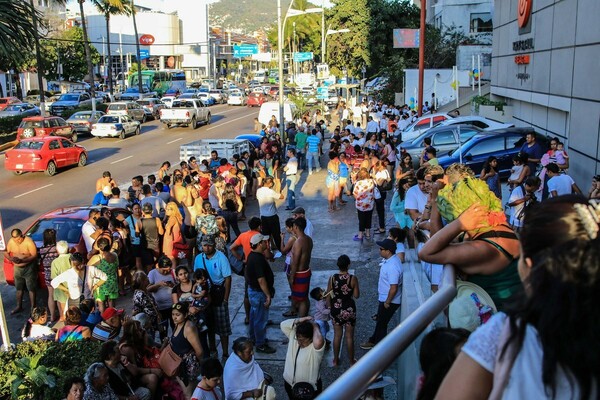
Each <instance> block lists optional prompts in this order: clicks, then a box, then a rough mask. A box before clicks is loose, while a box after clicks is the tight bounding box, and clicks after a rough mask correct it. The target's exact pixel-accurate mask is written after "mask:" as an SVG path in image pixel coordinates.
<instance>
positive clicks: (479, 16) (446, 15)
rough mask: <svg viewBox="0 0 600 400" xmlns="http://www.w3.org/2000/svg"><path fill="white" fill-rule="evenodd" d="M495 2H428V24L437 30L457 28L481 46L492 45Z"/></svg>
mask: <svg viewBox="0 0 600 400" xmlns="http://www.w3.org/2000/svg"><path fill="white" fill-rule="evenodd" d="M493 12H494V2H493V0H428V1H427V22H428V23H429V24H432V25H434V26H435V27H437V28H440V29H442V28H447V27H451V26H455V27H456V28H458V29H459V30H460V31H461V32H462V33H464V34H465V35H467V36H469V37H470V38H472V39H474V40H476V41H477V42H479V43H481V44H486V43H491V34H492V15H493Z"/></svg>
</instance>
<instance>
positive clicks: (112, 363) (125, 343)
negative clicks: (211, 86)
mask: <svg viewBox="0 0 600 400" xmlns="http://www.w3.org/2000/svg"><path fill="white" fill-rule="evenodd" d="M344 109H347V108H344ZM366 110H367V111H365V112H363V111H362V108H361V111H360V114H359V115H360V117H361V120H360V121H359V120H358V119H357V113H358V111H359V110H358V108H357V109H356V110H355V111H356V112H355V113H351V114H350V115H345V114H344V112H343V109H342V110H341V114H340V115H339V116H338V117H339V120H340V121H344V123H343V124H340V125H338V126H336V127H334V128H333V129H331V131H329V130H328V128H327V126H326V124H325V122H324V120H323V119H320V115H318V114H316V113H315V114H312V115H311V114H308V115H305V116H304V117H303V118H302V119H300V120H298V121H295V122H290V123H289V124H288V125H287V126H286V131H285V132H279V131H278V123H277V120H276V119H275V117H273V119H272V121H271V122H270V123H269V126H257V127H256V129H257V131H258V132H260V134H261V135H262V136H263V139H262V143H261V144H260V146H258V147H256V148H255V149H254V150H253V151H252V152H246V153H243V154H239V155H234V156H233V158H232V159H231V160H229V159H226V158H220V157H219V155H218V153H217V152H216V151H213V152H212V153H211V157H210V158H209V159H203V160H197V159H196V158H195V157H191V158H190V159H189V160H188V161H187V162H186V161H182V162H181V163H180V164H179V165H178V168H176V169H174V170H173V171H171V164H170V162H168V161H165V162H164V163H163V164H162V165H161V167H160V169H159V170H158V171H157V172H156V174H152V175H149V176H147V177H146V178H144V177H143V176H141V175H138V176H135V177H133V178H132V180H131V185H130V186H129V188H128V190H127V193H126V194H123V196H122V195H121V190H120V188H119V187H118V185H117V183H116V181H115V180H114V179H113V178H112V176H111V174H110V172H109V171H106V172H104V173H103V175H102V177H100V178H99V179H98V180H97V182H96V185H95V195H94V196H93V199H92V201H91V204H92V205H96V206H98V207H96V208H92V209H90V211H89V215H88V220H87V221H86V223H85V224H84V225H83V227H82V237H83V240H84V243H85V247H86V248H85V253H84V252H80V251H76V249H71V248H69V245H68V243H67V242H66V241H57V238H56V232H55V231H54V230H53V229H47V230H46V231H44V233H43V238H44V243H43V246H42V247H41V248H40V249H37V248H36V246H35V243H33V241H32V240H31V238H29V237H27V236H26V235H24V234H23V232H22V231H21V230H19V229H14V230H13V231H12V232H11V239H10V240H9V242H8V245H7V252H6V256H7V257H8V259H9V260H10V261H12V262H13V263H14V265H15V286H16V289H17V308H16V309H15V310H13V313H19V312H21V311H22V308H23V307H22V304H23V303H22V301H23V294H24V293H23V292H24V291H25V290H27V291H28V292H29V296H30V302H31V304H32V307H33V308H32V311H31V317H30V318H29V320H28V321H27V323H26V326H25V327H24V329H23V332H22V336H23V340H41V339H46V340H55V341H57V342H69V341H78V340H96V341H101V342H102V349H101V353H100V357H99V359H98V362H97V363H94V364H92V365H90V367H89V369H88V371H87V372H86V374H85V377H84V379H75V380H71V381H69V382H68V387H66V388H65V391H66V393H67V398H71V399H81V398H84V399H86V400H87V399H90V400H96V399H110V400H112V399H117V398H118V399H129V400H135V399H156V398H173V399H189V398H192V399H210V400H212V399H221V398H225V399H228V400H229V399H234V400H237V399H244V398H266V399H273V398H275V396H276V395H275V393H274V389H273V386H272V383H273V380H274V379H277V377H271V376H269V375H268V374H266V373H265V372H264V371H263V370H262V368H261V366H260V365H259V364H258V363H257V361H256V360H255V359H254V352H255V351H256V352H259V353H264V354H272V353H275V352H276V351H277V350H276V348H275V347H274V346H273V344H272V343H269V341H268V338H267V336H266V332H267V326H268V325H269V323H270V319H269V315H270V314H269V309H270V307H271V305H272V302H273V298H274V296H275V279H276V275H275V273H274V271H273V269H272V266H271V265H272V263H273V261H274V260H275V259H278V258H280V257H285V276H286V278H287V280H288V282H287V286H288V287H289V292H288V294H289V299H290V303H289V310H287V311H286V312H285V313H284V314H283V315H284V317H286V318H289V319H286V320H284V321H283V322H282V323H281V325H280V327H281V330H282V332H283V334H284V335H285V336H286V337H287V339H286V341H287V352H286V357H285V368H284V372H283V376H282V377H280V379H283V383H284V387H285V391H286V393H287V395H288V397H289V398H290V399H304V398H311V397H312V398H314V397H316V395H318V394H319V393H320V392H321V390H322V389H323V384H322V380H321V376H320V368H321V364H322V359H323V357H324V354H325V352H326V351H328V350H329V349H330V344H331V342H330V341H329V340H328V339H327V334H328V332H329V330H330V323H331V324H332V325H333V342H332V345H333V346H331V347H332V352H333V361H332V366H333V367H339V366H340V365H341V359H342V358H343V357H342V352H341V347H342V337H343V338H344V340H345V352H346V355H347V361H348V363H349V365H353V364H354V363H355V362H356V356H355V344H354V336H355V334H354V331H355V326H356V323H357V320H358V318H357V307H356V302H355V300H356V299H358V298H359V296H360V293H361V291H360V289H359V279H358V277H357V276H356V275H354V274H351V273H350V272H349V271H350V265H351V263H352V261H351V260H350V258H349V257H348V256H347V255H340V256H339V258H338V259H337V267H338V269H339V271H338V272H336V273H335V274H332V275H331V276H330V278H329V279H328V282H327V286H326V287H324V288H321V287H312V288H311V275H312V272H311V254H312V250H313V246H314V243H315V242H314V240H315V239H316V238H315V231H314V227H313V224H312V223H311V221H310V220H309V219H308V218H307V215H306V210H305V209H304V208H303V207H297V206H296V199H297V194H296V185H297V183H298V182H299V180H300V177H301V175H302V174H303V173H307V175H312V174H313V173H314V172H319V171H320V170H321V168H322V167H321V162H322V161H323V159H324V158H326V161H327V162H326V163H323V169H326V171H327V172H326V174H319V175H318V176H317V177H315V178H310V179H323V178H324V179H323V184H324V187H325V188H327V202H328V211H329V212H330V213H335V212H337V211H338V210H339V209H340V208H341V207H344V206H346V205H347V204H348V200H345V199H344V196H347V197H346V198H350V197H354V205H355V208H356V215H357V219H358V229H357V233H356V234H355V235H354V237H353V238H349V239H353V240H354V241H356V242H360V245H362V244H363V243H370V242H371V241H374V242H375V244H376V245H377V246H378V247H379V254H380V256H381V263H380V270H379V277H378V285H377V292H376V296H377V303H378V306H377V311H376V312H375V313H374V314H373V315H372V316H371V318H372V320H373V321H374V325H375V326H374V330H373V334H372V335H371V336H370V337H369V338H368V340H367V341H366V342H364V343H361V344H360V347H361V348H362V349H364V350H369V349H371V348H373V347H374V346H376V345H377V344H378V343H379V342H380V341H381V340H382V339H383V338H384V337H385V336H386V335H387V333H388V325H389V323H390V321H391V319H392V318H393V316H394V315H395V313H396V311H397V310H398V309H399V308H400V305H401V301H402V282H403V263H404V262H405V261H406V259H407V256H406V253H407V247H409V248H415V249H416V251H417V252H418V255H419V260H420V263H421V265H422V268H423V270H424V271H425V273H426V274H427V276H428V278H429V280H430V282H431V288H432V291H436V290H437V289H438V285H439V284H440V283H441V276H442V266H443V265H444V264H453V265H455V266H456V268H457V269H458V271H459V275H460V277H461V279H462V280H464V281H465V282H468V283H469V285H473V286H475V287H477V288H478V289H477V290H479V289H481V291H479V292H477V293H479V295H477V294H476V293H475V292H473V295H469V296H468V297H469V299H467V300H466V303H468V304H467V305H465V304H466V303H465V302H464V301H463V300H464V299H461V301H463V303H461V304H463V305H462V306H460V307H456V305H455V307H454V309H457V308H459V309H460V310H461V312H462V313H463V314H465V315H466V316H464V315H463V316H462V318H456V316H454V317H453V316H452V315H451V316H450V321H451V324H452V325H453V326H451V327H450V328H448V329H447V330H436V331H433V332H431V333H430V334H429V335H428V336H427V337H426V339H425V340H424V341H423V345H422V346H423V347H422V351H421V364H422V367H423V371H424V377H423V380H422V388H421V390H420V394H419V398H420V399H427V398H433V397H434V396H435V394H436V392H437V389H438V387H439V386H440V385H442V389H443V390H441V391H440V392H439V393H440V394H438V397H440V396H441V397H442V398H445V397H452V398H458V397H469V396H463V393H464V390H470V391H473V397H476V395H477V396H480V395H482V394H485V397H487V395H488V394H489V393H490V391H492V390H500V389H498V388H497V386H496V385H497V384H496V378H497V375H496V374H497V373H499V372H498V369H499V365H502V366H506V365H507V364H509V367H510V368H513V369H512V372H510V371H511V370H510V368H509V369H508V370H506V371H504V372H502V374H503V375H502V379H504V380H505V384H506V382H507V381H506V379H508V375H510V378H511V379H512V378H513V376H514V377H515V378H514V379H521V380H523V379H527V378H526V376H529V375H523V374H521V375H517V371H521V372H523V371H525V370H526V369H527V368H529V367H532V362H533V361H532V358H531V357H536V358H534V359H533V360H537V361H536V362H539V365H542V364H543V367H544V369H543V374H542V370H541V369H540V368H539V366H538V367H535V368H534V371H536V372H535V374H534V375H533V378H532V379H534V380H535V382H536V385H537V386H536V385H527V384H525V383H524V384H522V385H516V384H515V385H513V384H512V383H511V385H510V386H507V389H506V391H505V393H504V395H503V396H504V398H517V397H518V396H517V395H519V394H527V395H528V396H529V397H531V398H534V397H535V398H538V395H540V396H541V395H542V394H544V393H546V392H545V390H546V389H548V388H551V389H552V392H553V393H558V394H561V395H562V394H564V393H580V394H582V395H583V396H582V398H592V397H594V396H593V394H597V390H598V389H597V384H598V380H597V379H598V375H597V371H598V370H599V369H598V361H597V360H598V359H599V358H598V357H591V356H590V354H592V355H594V354H595V355H596V356H597V355H598V352H596V353H593V352H591V353H589V352H586V347H585V346H586V344H588V345H590V346H592V347H593V345H592V344H590V342H593V341H594V340H595V339H594V337H593V336H592V335H593V334H594V332H596V331H597V327H596V326H595V325H594V322H593V321H592V319H590V318H588V317H587V316H584V315H578V314H582V313H583V312H584V310H583V309H582V307H583V308H585V309H586V310H587V307H585V306H586V305H589V304H593V303H592V301H593V300H594V299H597V296H598V294H597V293H600V292H598V290H597V289H598V287H597V286H598V266H599V265H600V264H599V263H600V260H599V259H598V249H599V248H600V246H598V245H597V240H598V239H597V237H598V218H599V217H598V215H599V214H600V212H599V211H598V210H599V209H598V206H597V205H596V206H594V205H593V204H594V203H588V201H587V200H585V199H584V198H583V197H568V196H565V195H569V194H571V193H575V194H581V190H580V189H579V188H578V186H577V185H576V184H575V183H574V182H573V180H572V179H571V178H570V177H569V176H568V175H567V173H566V172H567V169H568V167H569V163H568V155H567V153H566V152H565V150H564V149H562V148H561V147H560V142H559V140H558V139H552V140H551V141H550V144H551V149H550V150H548V152H544V149H543V148H542V147H541V146H540V144H539V143H536V137H535V134H528V135H527V142H526V143H525V144H524V145H523V148H522V149H521V150H522V151H521V152H520V153H519V155H518V156H516V157H515V160H514V168H513V170H512V171H511V176H510V177H509V179H508V185H509V186H510V193H511V194H510V198H509V199H508V201H507V202H506V206H507V207H508V217H506V215H505V209H504V206H505V204H503V203H502V194H501V183H500V180H499V172H498V170H497V160H495V159H493V158H490V159H489V160H488V162H487V163H486V164H485V166H484V167H483V170H482V171H481V174H480V175H479V176H476V174H475V173H474V171H472V170H471V169H470V168H469V167H467V166H465V165H460V164H455V165H452V166H450V167H449V168H447V169H446V170H444V169H443V168H442V167H440V166H439V164H438V163H437V162H436V159H435V155H436V151H435V149H433V148H431V147H430V146H429V147H428V148H426V149H425V150H424V151H423V154H422V156H421V157H420V160H419V164H420V165H421V167H420V168H419V169H417V170H415V169H414V167H413V165H414V164H413V160H412V158H411V156H410V155H409V154H408V153H405V152H403V151H402V148H401V147H400V146H399V144H400V143H401V140H402V137H401V128H402V127H403V126H405V125H406V124H405V123H404V121H406V120H412V119H413V118H414V115H412V113H411V112H410V110H408V107H392V106H390V107H387V106H384V105H383V104H372V105H371V106H370V107H369V108H366ZM344 117H347V118H344ZM362 118H364V119H362ZM361 124H364V126H365V130H363V129H362V128H361ZM327 139H328V140H327ZM325 153H326V154H325ZM538 170H539V173H538V172H537V171H538ZM323 175H325V176H324V177H323ZM599 181H600V177H598V176H596V177H594V180H593V184H592V189H591V190H590V192H589V194H588V197H589V199H591V200H590V201H592V200H593V199H598V198H600V183H599ZM388 192H391V201H388ZM284 199H285V209H286V210H288V211H291V217H290V218H288V219H286V220H285V221H284V224H283V229H282V225H281V221H280V219H279V215H278V207H277V202H278V201H281V200H284ZM249 201H256V202H257V204H258V209H259V215H257V216H250V217H249V218H248V217H247V216H246V208H247V206H248V205H249V203H248V202H249ZM374 210H375V211H376V212H377V219H376V222H375V223H376V227H375V229H372V223H373V222H372V220H373V211H374ZM386 212H391V213H392V214H393V217H394V221H395V224H394V226H393V227H390V226H389V224H388V223H386V221H387V219H386ZM246 219H247V225H248V230H246V231H243V227H242V226H241V224H240V222H241V221H246ZM553 233H556V234H553ZM375 237H377V240H374V239H375ZM560 249H563V250H560ZM37 264H39V266H40V268H42V269H43V271H44V277H45V283H46V285H47V287H48V292H49V297H48V300H47V304H46V305H45V306H43V307H38V306H36V305H37V302H36V300H37V299H36V298H35V292H36V291H35V288H36V279H37V276H36V272H35V271H36V265H37ZM236 276H237V277H236ZM234 282H235V284H236V285H242V282H243V286H244V310H245V321H244V322H245V324H247V325H248V332H247V336H241V337H236V338H235V339H234V340H230V338H231V337H232V335H233V333H232V328H231V318H230V314H229V313H230V308H229V299H230V296H231V292H232V287H233V286H232V285H233V284H234ZM313 286H314V285H313ZM524 287H525V288H526V290H524ZM311 289H312V290H311ZM372 294H375V293H372ZM121 296H131V298H132V308H131V310H122V309H118V308H116V301H117V300H118V299H119V297H121ZM278 296H286V294H285V293H283V294H278ZM488 298H489V299H488ZM310 299H313V300H314V308H313V312H312V313H311V312H310V310H311V307H310ZM559 300H560V301H559ZM456 301H458V299H457V300H456ZM470 301H472V302H473V304H470V303H469V302H470ZM517 305H518V307H517ZM46 306H47V307H46ZM451 309H452V308H451ZM495 312H497V313H495ZM585 312H587V311H585ZM589 312H592V313H594V311H593V310H589ZM469 313H470V314H469ZM494 313H495V314H494ZM465 319H469V321H472V320H473V319H474V320H475V321H476V323H475V324H474V325H473V324H463V323H461V321H463V322H464V320H465ZM455 321H459V322H456V323H454V322H455ZM57 322H58V324H57V325H55V329H52V328H51V327H50V326H49V325H51V324H54V323H57ZM480 325H481V327H479V328H478V329H477V330H476V331H475V333H473V334H472V335H471V336H469V334H470V331H472V330H474V329H475V328H476V327H478V326H480ZM467 326H468V327H469V329H468V330H465V329H463V328H465V327H467ZM507 330H508V332H509V334H506V333H505V331H507ZM557 333H559V334H557ZM578 335H579V336H578ZM217 336H218V339H219V342H220V347H221V349H220V357H219V351H218V349H217ZM579 337H580V338H583V339H578V338H579ZM536 338H541V339H542V340H541V342H540V341H536ZM230 342H231V344H232V345H231V346H230ZM566 342H568V343H569V345H563V344H564V343H566ZM465 343H466V344H465ZM463 344H464V347H463V350H462V352H461V351H460V348H461V347H462V345H463ZM502 346H504V347H502ZM507 349H508V350H510V351H506V350H507ZM230 350H231V353H230ZM524 352H526V354H525V355H524V356H523V357H527V356H528V357H530V358H525V359H523V358H522V357H521V358H520V355H521V354H523V353H524ZM504 353H507V356H506V358H503V355H504ZM438 354H445V355H446V356H444V357H441V356H438ZM501 355H502V356H501ZM442 359H443V360H442ZM454 359H456V363H454V364H453V362H454ZM581 366H584V368H582V367H581ZM459 368H462V370H459ZM448 370H449V371H450V372H449V375H448V378H446V379H445V380H444V375H445V373H446V372H447V371H448ZM459 371H468V373H462V372H459ZM538 372H539V373H538ZM572 378H574V379H572ZM492 381H493V385H492ZM374 387H377V388H380V386H374ZM375 391H376V393H375V398H377V397H378V396H379V398H380V397H381V393H382V392H381V389H376V390H375ZM499 393H500V394H502V391H500V392H499ZM513 394H514V395H515V396H517V397H511V396H513ZM69 396H71V397H69ZM160 396H163V397H160ZM165 396H166V397H165ZM507 396H508V397H507ZM590 396H591V397H590ZM500 397H502V396H500ZM526 397H527V396H526ZM469 398H470V397H469ZM539 398H543V396H542V397H539Z"/></svg>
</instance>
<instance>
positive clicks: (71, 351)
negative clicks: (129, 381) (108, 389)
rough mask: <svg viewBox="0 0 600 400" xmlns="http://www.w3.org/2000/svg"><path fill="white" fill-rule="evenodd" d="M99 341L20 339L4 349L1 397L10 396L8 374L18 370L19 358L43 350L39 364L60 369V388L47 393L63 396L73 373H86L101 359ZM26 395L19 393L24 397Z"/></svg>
mask: <svg viewBox="0 0 600 400" xmlns="http://www.w3.org/2000/svg"><path fill="white" fill-rule="evenodd" d="M100 346H101V344H100V343H99V342H91V341H78V342H69V343H56V342H50V341H43V340H38V341H35V342H24V343H19V344H18V345H17V346H16V347H15V349H13V350H11V351H8V352H1V353H0V382H3V384H2V386H1V387H0V398H2V399H6V398H10V385H7V384H6V382H8V378H9V377H10V376H11V375H14V374H17V373H18V372H19V371H18V367H17V365H16V363H15V362H18V361H19V360H21V359H22V358H28V359H32V358H33V357H34V356H36V355H39V354H42V356H41V358H40V360H39V363H38V366H44V367H45V368H46V369H47V370H49V371H52V372H56V375H55V378H56V389H54V390H48V391H46V392H45V393H44V399H47V400H55V399H56V400H59V399H62V398H63V397H64V396H63V393H62V387H63V385H64V383H65V381H66V380H68V379H69V378H71V377H73V376H79V377H83V375H84V374H85V371H86V370H87V368H88V367H89V366H90V364H92V363H94V362H96V361H98V360H99V355H100ZM24 398H25V397H19V399H24Z"/></svg>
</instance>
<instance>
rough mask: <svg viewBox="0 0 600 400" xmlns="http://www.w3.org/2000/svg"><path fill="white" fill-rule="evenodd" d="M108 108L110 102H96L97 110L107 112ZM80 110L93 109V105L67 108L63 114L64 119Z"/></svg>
mask: <svg viewBox="0 0 600 400" xmlns="http://www.w3.org/2000/svg"><path fill="white" fill-rule="evenodd" d="M107 108H108V104H106V103H96V111H102V112H106V109H107ZM79 111H92V105H91V104H90V105H88V106H81V107H77V108H74V109H73V110H65V111H64V112H63V114H62V115H61V117H62V118H64V119H68V118H69V117H70V116H71V115H73V114H75V113H76V112H79Z"/></svg>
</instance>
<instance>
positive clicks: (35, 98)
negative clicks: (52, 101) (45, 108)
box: [23, 94, 48, 106]
mask: <svg viewBox="0 0 600 400" xmlns="http://www.w3.org/2000/svg"><path fill="white" fill-rule="evenodd" d="M46 101H48V97H46V96H44V103H46ZM23 102H25V103H30V104H33V105H36V106H39V105H40V96H39V95H35V94H32V95H29V96H25V98H24V99H23Z"/></svg>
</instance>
